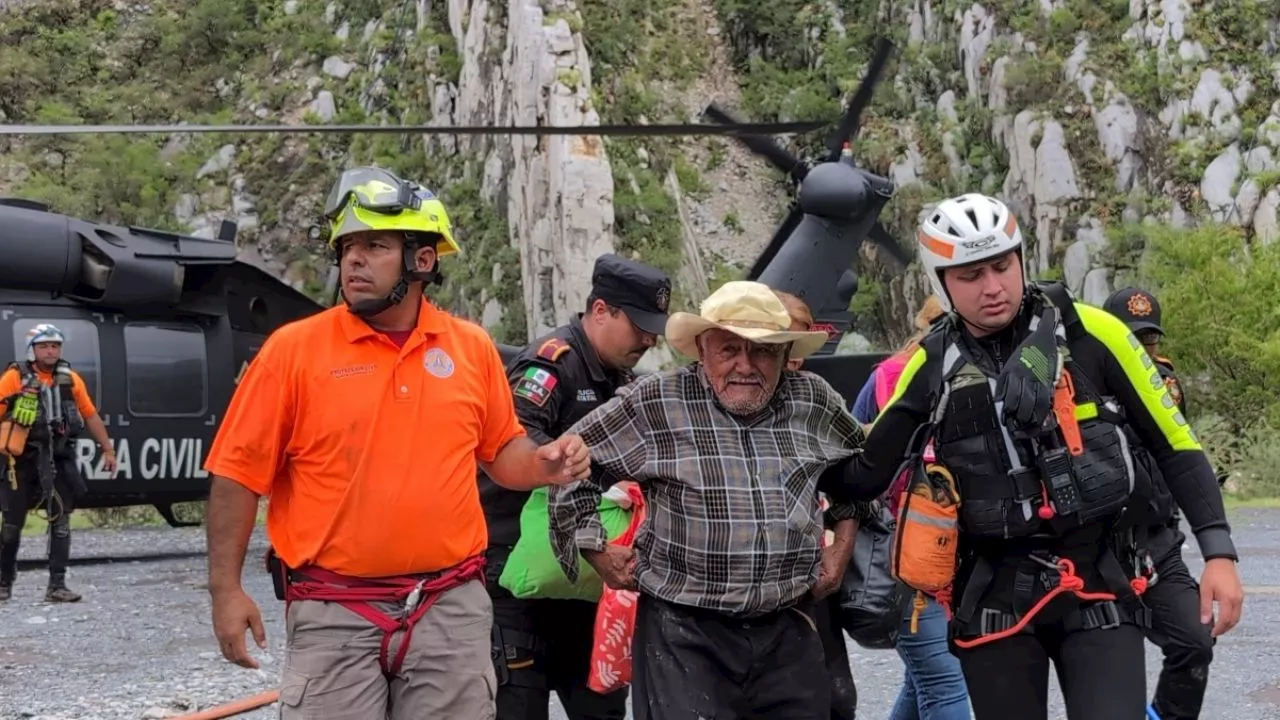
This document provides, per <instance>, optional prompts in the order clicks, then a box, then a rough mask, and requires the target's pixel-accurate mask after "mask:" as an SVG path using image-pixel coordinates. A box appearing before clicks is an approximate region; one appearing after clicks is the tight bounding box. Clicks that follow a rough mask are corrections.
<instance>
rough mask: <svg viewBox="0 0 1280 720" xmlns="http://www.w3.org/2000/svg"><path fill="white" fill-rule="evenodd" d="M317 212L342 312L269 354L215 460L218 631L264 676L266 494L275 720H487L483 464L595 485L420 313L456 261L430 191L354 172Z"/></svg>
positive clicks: (230, 417)
mask: <svg viewBox="0 0 1280 720" xmlns="http://www.w3.org/2000/svg"><path fill="white" fill-rule="evenodd" d="M325 216H326V219H327V220H328V221H329V223H330V246H331V247H332V248H333V250H334V252H335V253H336V255H337V258H338V263H339V268H340V280H341V288H342V293H343V298H344V300H345V303H344V304H340V305H338V306H336V307H333V308H330V309H328V310H325V311H323V312H321V313H318V314H316V315H314V316H312V317H309V318H306V319H304V320H300V321H297V322H294V323H291V324H289V325H285V326H284V327H281V328H280V329H279V330H277V331H275V332H274V333H273V334H272V335H271V336H270V337H269V338H268V339H267V341H266V342H265V343H264V344H263V347H262V349H261V351H259V353H258V355H257V357H256V358H255V359H254V361H253V362H252V363H251V364H250V366H249V368H248V370H247V371H246V372H245V375H244V377H243V379H242V380H241V382H240V384H239V387H238V388H237V390H236V393H235V395H234V396H233V398H232V400H231V404H230V406H229V407H228V409H227V412H226V417H225V419H224V420H223V422H222V426H221V428H220V429H219V433H218V436H217V438H216V439H215V441H214V443H213V446H212V447H211V448H210V451H209V458H208V461H207V468H208V470H209V473H210V474H211V475H212V476H213V481H212V482H213V484H212V487H211V490H210V496H209V506H208V508H209V509H208V522H207V527H208V544H209V592H210V595H211V596H212V600H213V626H214V633H215V635H216V636H217V638H218V642H219V644H220V646H221V649H222V653H223V655H224V656H225V657H226V658H227V659H228V660H230V661H232V662H235V663H237V664H239V665H242V666H245V667H257V662H256V661H255V660H254V659H253V658H251V657H250V656H249V654H248V652H247V650H246V644H245V639H244V633H245V630H246V629H249V630H252V632H253V636H254V639H255V640H256V641H257V643H258V645H259V646H260V647H265V646H266V637H265V633H264V632H263V628H262V618H261V615H260V614H259V611H258V608H257V605H256V604H255V603H254V601H253V600H252V599H251V598H250V597H249V596H248V595H247V594H246V593H245V591H244V589H243V588H242V587H241V584H240V574H241V570H242V566H243V562H244V555H245V551H246V548H247V546H248V541H249V536H250V534H251V532H252V530H253V525H254V520H255V516H256V514H257V507H258V498H259V497H260V496H267V497H268V498H269V503H268V514H267V533H268V536H269V537H270V540H271V544H272V546H273V547H272V551H271V553H270V554H269V557H268V566H269V567H271V568H272V574H273V576H274V577H275V579H276V588H277V596H278V597H280V598H282V599H284V600H286V601H287V604H286V606H285V607H286V610H285V613H286V628H287V629H286V633H287V638H286V646H287V657H286V661H285V664H284V669H283V679H282V683H281V688H280V708H281V715H280V716H281V718H284V719H285V720H289V719H290V718H302V717H308V718H309V717H323V718H326V719H333V720H342V719H343V718H352V719H354V718H361V719H364V718H375V717H376V718H384V717H385V718H392V719H393V720H395V719H399V718H406V719H407V718H415V719H417V718H468V720H470V719H472V718H474V719H476V720H485V719H488V718H493V716H494V712H495V706H494V693H495V690H496V687H495V685H496V681H495V674H494V668H493V660H492V658H491V657H490V654H489V653H490V628H491V627H492V623H493V617H492V615H493V611H492V604H491V602H490V600H489V595H488V593H487V592H486V590H485V587H484V580H483V577H484V561H483V555H484V551H485V548H486V545H487V529H486V526H485V520H484V514H483V511H482V510H481V507H480V500H479V494H478V491H477V488H476V481H475V477H476V468H477V464H479V466H480V467H482V468H483V469H484V470H485V472H486V473H487V474H488V475H489V477H490V478H492V479H494V480H495V481H496V482H498V483H499V484H501V485H503V486H505V487H509V488H511V489H515V490H532V489H534V488H537V487H542V486H545V485H550V484H557V483H564V482H572V481H574V480H577V479H581V478H585V477H588V476H589V474H590V460H589V458H588V455H587V451H586V447H585V446H584V445H583V443H582V441H581V439H580V438H578V437H576V436H571V435H565V436H562V437H560V438H557V439H556V440H554V441H553V442H551V443H549V444H547V445H543V446H541V447H539V446H538V445H537V444H536V443H534V442H533V440H531V439H530V438H529V437H528V436H527V435H526V433H525V430H524V428H523V427H522V426H521V425H520V422H519V421H518V420H517V418H516V414H515V409H514V404H513V402H512V395H511V389H510V386H509V385H508V384H507V378H506V373H505V372H504V371H503V365H502V360H501V359H500V357H499V355H498V350H497V348H496V347H495V346H494V344H493V341H492V340H491V339H490V338H489V337H488V335H487V334H486V333H485V332H484V330H482V329H481V328H480V327H479V326H477V325H475V324H473V323H470V322H466V321H463V320H459V319H456V318H454V317H452V316H450V315H448V314H446V313H445V312H443V311H441V310H439V309H437V308H436V307H434V306H433V305H432V304H431V303H430V302H429V301H427V300H426V299H425V298H424V297H423V290H424V288H425V286H426V284H427V283H430V282H435V281H438V278H439V273H438V271H437V262H438V259H439V257H440V256H441V255H447V254H449V253H453V252H457V251H458V246H457V244H456V243H455V241H454V239H453V233H452V230H451V228H450V223H449V218H448V215H447V214H446V211H445V208H444V205H443V204H441V202H440V201H439V200H438V199H436V197H435V196H434V195H432V194H431V193H430V192H429V191H427V190H426V189H424V188H422V187H421V186H419V185H416V184H414V183H409V182H405V181H402V180H400V179H399V178H397V177H395V176H394V175H392V174H391V173H389V172H387V171H384V170H380V169H378V168H369V167H363V168H354V169H351V170H348V171H347V172H345V173H343V175H342V176H341V178H340V179H339V180H338V182H337V183H336V184H335V186H334V187H333V190H332V191H331V192H330V195H329V198H328V201H327V203H326V206H325Z"/></svg>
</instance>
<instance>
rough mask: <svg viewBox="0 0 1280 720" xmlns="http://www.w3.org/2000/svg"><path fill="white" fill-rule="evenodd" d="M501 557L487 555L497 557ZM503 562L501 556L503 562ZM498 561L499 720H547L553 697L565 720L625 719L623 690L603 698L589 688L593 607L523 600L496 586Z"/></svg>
mask: <svg viewBox="0 0 1280 720" xmlns="http://www.w3.org/2000/svg"><path fill="white" fill-rule="evenodd" d="M499 554H500V555H505V553H501V552H500V550H499V553H491V557H494V556H495V555H499ZM502 559H505V558H502ZM501 568H502V565H501V560H499V562H495V563H493V564H492V565H490V568H489V573H490V578H489V580H488V583H487V584H488V586H489V594H490V597H492V599H493V621H494V628H493V641H494V642H493V644H494V655H495V658H494V671H495V672H496V673H497V677H498V682H499V686H498V697H497V705H498V714H497V720H547V716H548V712H549V703H550V702H551V693H552V691H554V692H555V693H556V695H558V696H559V697H560V703H561V704H562V705H564V709H565V712H566V713H567V714H568V715H569V720H623V719H624V718H625V717H626V716H627V689H626V688H623V689H621V690H617V691H615V692H612V693H609V694H608V695H601V694H599V693H597V692H595V691H594V690H592V689H591V688H589V687H587V672H588V671H589V670H590V668H591V647H592V643H593V637H594V633H595V622H596V606H595V603H589V602H583V601H580V600H521V599H518V598H514V597H512V596H511V593H509V592H507V591H506V590H505V589H503V588H502V587H501V586H500V585H498V582H497V578H498V577H500V576H501Z"/></svg>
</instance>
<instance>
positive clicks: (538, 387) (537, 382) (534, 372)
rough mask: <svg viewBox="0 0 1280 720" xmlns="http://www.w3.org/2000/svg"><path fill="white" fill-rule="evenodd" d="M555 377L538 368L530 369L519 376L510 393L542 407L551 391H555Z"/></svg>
mask: <svg viewBox="0 0 1280 720" xmlns="http://www.w3.org/2000/svg"><path fill="white" fill-rule="evenodd" d="M558 382H559V381H558V380H556V376H555V375H552V374H551V373H549V372H547V371H546V370H543V369H542V368H538V367H531V368H528V369H526V370H525V371H524V375H521V376H520V380H519V381H518V382H517V383H516V386H515V389H514V390H512V392H513V393H514V394H515V395H516V397H522V398H524V399H525V400H528V401H529V402H531V403H533V404H534V405H537V406H538V407H542V406H543V405H545V404H546V403H547V400H548V399H550V397H551V391H552V390H553V389H555V386H556V384H557V383H558Z"/></svg>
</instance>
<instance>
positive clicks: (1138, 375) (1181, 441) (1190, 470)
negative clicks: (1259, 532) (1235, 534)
mask: <svg viewBox="0 0 1280 720" xmlns="http://www.w3.org/2000/svg"><path fill="white" fill-rule="evenodd" d="M1091 315H1092V314H1091ZM1091 319H1092V318H1091ZM1109 322H1110V321H1109V320H1102V321H1100V322H1096V324H1098V325H1100V326H1101V327H1098V328H1096V331H1094V332H1092V333H1091V334H1093V335H1094V337H1095V338H1096V339H1097V340H1098V341H1099V342H1100V343H1101V344H1102V345H1103V347H1104V348H1105V349H1106V352H1105V353H1104V354H1103V358H1102V368H1103V382H1104V384H1105V385H1106V389H1107V390H1108V391H1109V392H1110V393H1111V394H1112V395H1114V396H1115V398H1116V399H1117V401H1118V402H1119V403H1120V405H1121V407H1122V408H1123V409H1124V412H1125V417H1126V418H1127V419H1128V421H1129V424H1130V425H1131V426H1132V427H1133V430H1134V432H1135V433H1137V435H1138V438H1139V439H1140V440H1141V441H1142V443H1143V445H1145V446H1146V448H1147V449H1148V450H1149V451H1150V452H1151V455H1152V457H1153V458H1155V462H1156V465H1157V466H1158V467H1159V468H1160V474H1161V475H1162V476H1163V477H1164V481H1165V484H1166V485H1167V486H1168V487H1169V492H1170V493H1171V494H1172V495H1173V499H1174V501H1175V502H1177V503H1178V507H1180V508H1182V512H1183V513H1184V514H1185V515H1186V517H1187V522H1188V523H1190V525H1191V530H1192V532H1194V533H1195V536H1196V542H1197V543H1198V544H1199V545H1200V554H1201V556H1203V557H1204V559H1205V560H1211V559H1213V558H1230V559H1232V560H1236V559H1238V556H1237V555H1236V548H1235V544H1234V543H1233V542H1232V541H1231V526H1230V525H1229V524H1228V523H1227V511H1226V508H1225V506H1224V505H1223V502H1222V491H1221V490H1220V489H1219V487H1218V480H1217V477H1216V475H1215V473H1214V471H1213V467H1212V466H1211V465H1210V464H1209V459H1208V458H1207V457H1206V456H1205V454H1204V450H1202V449H1201V447H1200V441H1199V439H1198V438H1196V435H1195V433H1194V432H1193V431H1192V429H1191V426H1190V425H1189V424H1188V423H1187V419H1186V417H1185V416H1184V415H1183V414H1182V412H1181V411H1180V410H1179V409H1178V407H1177V406H1176V404H1175V403H1174V401H1173V397H1172V396H1171V395H1170V393H1169V388H1168V387H1167V386H1166V385H1165V383H1164V381H1163V379H1162V378H1161V377H1160V371H1159V370H1158V368H1157V367H1156V364H1155V363H1154V362H1152V361H1151V359H1150V357H1149V356H1148V355H1147V353H1146V351H1145V350H1143V349H1142V347H1141V345H1138V344H1137V343H1136V341H1135V342H1129V341H1128V340H1127V338H1128V337H1130V336H1129V335H1127V334H1125V335H1121V334H1119V333H1118V332H1111V328H1110V327H1107V325H1109ZM1117 322H1119V321H1117ZM1088 324H1089V325H1094V324H1095V323H1088Z"/></svg>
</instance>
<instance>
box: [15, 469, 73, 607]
mask: <svg viewBox="0 0 1280 720" xmlns="http://www.w3.org/2000/svg"><path fill="white" fill-rule="evenodd" d="M36 457H37V456H36V455H35V454H34V451H32V453H31V454H26V453H24V454H23V455H22V456H21V457H20V458H19V459H18V462H17V464H16V465H17V476H18V486H17V488H16V489H15V488H13V487H12V486H11V485H10V482H9V477H8V475H9V473H8V469H7V467H4V466H7V465H8V460H7V459H5V458H4V457H3V456H0V463H2V465H0V467H4V471H3V473H0V516H2V520H0V585H12V584H13V581H14V578H15V577H16V576H17V573H18V546H19V544H20V543H21V542H22V527H23V526H24V525H26V522H27V513H28V512H30V511H31V510H33V509H35V508H36V507H37V506H40V507H43V509H44V510H46V511H48V512H49V513H50V516H51V517H53V522H51V523H49V584H50V585H54V586H58V585H62V584H63V583H65V582H66V575H67V563H68V562H69V561H70V559H71V513H72V511H74V510H75V502H76V499H77V497H78V496H79V494H80V493H79V491H78V490H77V488H79V487H80V486H81V481H80V476H79V471H78V470H76V467H75V462H74V461H73V460H71V459H69V458H62V459H58V460H57V461H56V471H55V474H54V487H55V488H56V489H57V491H58V492H57V499H56V500H54V501H53V507H52V510H50V508H49V507H48V506H47V505H43V504H42V503H41V497H42V496H43V495H44V493H43V492H42V491H41V487H40V475H39V470H38V467H37V463H36Z"/></svg>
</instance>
